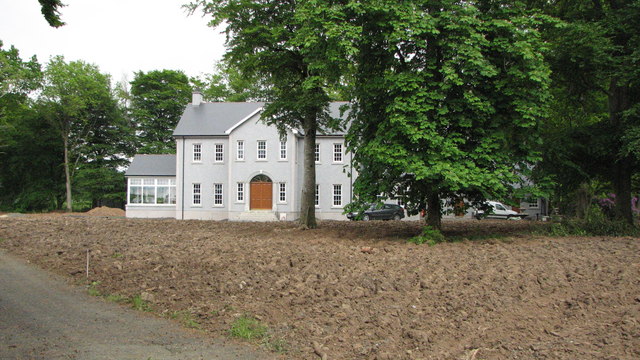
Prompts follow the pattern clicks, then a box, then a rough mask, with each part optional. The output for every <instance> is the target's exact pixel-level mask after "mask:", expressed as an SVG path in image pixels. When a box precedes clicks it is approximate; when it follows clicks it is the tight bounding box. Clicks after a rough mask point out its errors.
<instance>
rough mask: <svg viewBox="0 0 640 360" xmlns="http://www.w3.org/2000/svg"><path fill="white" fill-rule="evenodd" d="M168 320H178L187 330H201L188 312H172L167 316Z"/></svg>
mask: <svg viewBox="0 0 640 360" xmlns="http://www.w3.org/2000/svg"><path fill="white" fill-rule="evenodd" d="M169 318H171V319H176V320H179V321H180V322H181V323H182V324H183V325H184V326H186V327H188V328H191V329H198V330H201V329H202V326H201V325H200V324H199V323H198V322H197V321H196V320H195V319H194V318H193V314H191V312H190V311H188V310H182V311H174V312H172V313H170V314H169Z"/></svg>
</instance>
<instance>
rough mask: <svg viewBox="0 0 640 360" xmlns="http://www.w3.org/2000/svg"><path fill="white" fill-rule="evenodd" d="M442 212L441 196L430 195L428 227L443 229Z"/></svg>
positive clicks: (428, 200) (428, 201)
mask: <svg viewBox="0 0 640 360" xmlns="http://www.w3.org/2000/svg"><path fill="white" fill-rule="evenodd" d="M441 210H442V204H441V203H440V196H438V194H437V193H431V194H429V196H428V198H427V219H426V221H427V225H429V226H431V227H432V228H434V229H437V230H441V229H442V222H441V214H440V212H441Z"/></svg>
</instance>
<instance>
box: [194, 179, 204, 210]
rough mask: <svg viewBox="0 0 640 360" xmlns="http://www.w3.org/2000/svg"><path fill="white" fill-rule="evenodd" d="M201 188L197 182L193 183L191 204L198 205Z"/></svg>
mask: <svg viewBox="0 0 640 360" xmlns="http://www.w3.org/2000/svg"><path fill="white" fill-rule="evenodd" d="M201 190H202V189H201V188H200V184H199V183H194V184H193V205H200V204H201V203H202V202H201V200H202V198H201V195H202V192H201Z"/></svg>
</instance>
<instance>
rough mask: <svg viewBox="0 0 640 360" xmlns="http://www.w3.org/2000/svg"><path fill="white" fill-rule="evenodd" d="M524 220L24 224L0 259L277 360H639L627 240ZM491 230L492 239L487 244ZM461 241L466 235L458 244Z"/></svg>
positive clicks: (636, 259)
mask: <svg viewBox="0 0 640 360" xmlns="http://www.w3.org/2000/svg"><path fill="white" fill-rule="evenodd" d="M536 226H539V224H535V223H532V222H528V221H475V220H473V221H449V222H447V221H445V222H444V227H445V229H444V230H445V231H444V232H445V234H446V235H448V236H450V237H453V238H454V239H456V240H458V241H456V242H453V243H444V244H439V245H436V246H427V245H414V244H409V243H406V242H405V239H406V238H408V237H411V236H414V235H416V234H417V233H418V232H419V231H420V224H419V223H416V222H368V223H365V222H322V223H321V224H320V228H319V229H317V230H307V231H303V230H299V229H297V228H296V226H295V224H293V223H282V222H280V223H233V222H210V221H176V220H136V219H124V218H109V217H91V216H86V217H70V216H23V217H15V218H14V217H4V218H1V219H0V248H3V249H5V250H7V251H9V252H11V253H13V254H16V255H18V256H21V257H23V258H26V259H28V260H30V261H32V262H33V263H36V264H37V265H39V266H41V267H43V268H45V269H48V270H51V271H54V272H56V273H60V274H63V275H66V276H69V277H71V278H73V279H74V280H73V281H75V282H78V283H81V282H85V281H86V279H85V266H86V263H85V262H86V253H87V250H89V251H90V256H91V257H90V259H91V261H90V274H89V281H90V282H94V281H96V282H99V285H97V287H98V289H99V291H100V292H102V293H103V294H118V295H122V296H124V297H132V296H135V295H144V298H145V299H146V300H148V301H149V303H150V305H151V306H152V308H153V309H154V311H155V312H157V313H158V314H164V315H167V314H175V313H177V312H181V313H184V312H187V313H189V314H190V316H191V318H192V320H193V321H194V322H196V323H197V324H198V325H199V326H200V327H201V328H202V329H204V330H206V331H209V332H211V333H212V334H213V335H214V336H227V335H228V331H229V329H230V327H231V324H232V323H233V322H234V320H235V319H236V318H237V317H238V316H240V315H249V316H253V317H255V318H257V319H258V320H259V321H260V322H261V323H263V324H264V325H266V326H268V328H269V332H270V338H269V339H271V340H270V341H276V340H277V341H278V344H280V345H281V346H279V347H278V350H279V351H281V352H282V353H283V354H282V357H283V358H286V359H320V358H322V357H323V356H324V357H325V358H328V359H378V360H383V359H468V360H471V359H478V360H479V359H534V358H535V359H638V358H640V239H637V238H602V237H584V238H576V237H566V238H549V237H542V236H538V235H532V233H531V230H533V228H534V227H536ZM491 234H499V236H495V237H494V236H491ZM465 238H468V239H470V240H468V239H465Z"/></svg>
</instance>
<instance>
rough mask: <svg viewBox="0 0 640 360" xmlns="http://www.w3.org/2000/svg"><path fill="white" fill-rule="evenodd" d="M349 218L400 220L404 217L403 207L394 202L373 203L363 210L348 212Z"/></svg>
mask: <svg viewBox="0 0 640 360" xmlns="http://www.w3.org/2000/svg"><path fill="white" fill-rule="evenodd" d="M347 218H348V219H350V220H360V219H362V220H364V221H369V220H400V219H402V218H404V208H402V206H400V205H396V204H373V205H371V206H370V207H369V208H368V209H367V210H365V211H364V212H359V213H357V212H350V213H348V214H347Z"/></svg>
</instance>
